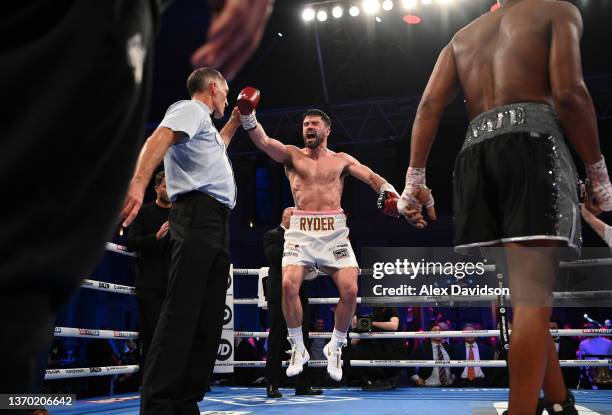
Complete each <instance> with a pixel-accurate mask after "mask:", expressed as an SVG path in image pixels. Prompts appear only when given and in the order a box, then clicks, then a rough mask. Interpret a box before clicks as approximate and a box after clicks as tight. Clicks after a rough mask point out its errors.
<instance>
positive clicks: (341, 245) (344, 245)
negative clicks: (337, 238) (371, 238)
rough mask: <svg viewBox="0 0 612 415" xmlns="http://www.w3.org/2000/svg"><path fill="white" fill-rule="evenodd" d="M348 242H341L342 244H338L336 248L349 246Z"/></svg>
mask: <svg viewBox="0 0 612 415" xmlns="http://www.w3.org/2000/svg"><path fill="white" fill-rule="evenodd" d="M347 247H348V244H340V245H336V248H347Z"/></svg>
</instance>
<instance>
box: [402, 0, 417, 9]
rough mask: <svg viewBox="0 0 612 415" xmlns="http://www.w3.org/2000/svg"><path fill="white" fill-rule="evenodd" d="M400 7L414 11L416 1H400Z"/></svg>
mask: <svg viewBox="0 0 612 415" xmlns="http://www.w3.org/2000/svg"><path fill="white" fill-rule="evenodd" d="M402 6H404V8H405V9H408V10H411V9H414V8H415V7H416V6H417V0H402Z"/></svg>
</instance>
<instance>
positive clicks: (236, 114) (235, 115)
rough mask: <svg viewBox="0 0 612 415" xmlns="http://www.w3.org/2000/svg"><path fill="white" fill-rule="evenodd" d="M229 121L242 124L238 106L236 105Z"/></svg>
mask: <svg viewBox="0 0 612 415" xmlns="http://www.w3.org/2000/svg"><path fill="white" fill-rule="evenodd" d="M228 122H231V123H234V124H237V125H240V111H239V110H238V107H234V109H233V110H232V114H231V115H230V118H229V120H228Z"/></svg>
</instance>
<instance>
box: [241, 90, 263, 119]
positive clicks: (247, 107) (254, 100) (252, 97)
mask: <svg viewBox="0 0 612 415" xmlns="http://www.w3.org/2000/svg"><path fill="white" fill-rule="evenodd" d="M257 105H259V90H258V89H256V88H253V87H252V86H247V87H246V88H243V89H242V91H240V94H238V110H240V114H242V115H249V114H250V113H252V112H253V111H255V108H257Z"/></svg>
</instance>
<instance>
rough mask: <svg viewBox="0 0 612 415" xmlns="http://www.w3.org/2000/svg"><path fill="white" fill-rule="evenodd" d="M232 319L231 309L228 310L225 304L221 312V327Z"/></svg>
mask: <svg viewBox="0 0 612 415" xmlns="http://www.w3.org/2000/svg"><path fill="white" fill-rule="evenodd" d="M232 317H233V313H232V309H231V308H229V306H228V305H227V304H226V305H225V310H223V325H224V326H225V325H227V324H229V322H230V321H232Z"/></svg>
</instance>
